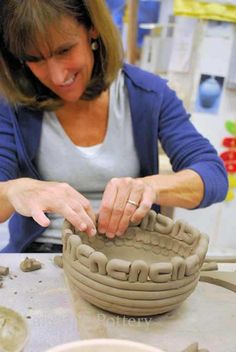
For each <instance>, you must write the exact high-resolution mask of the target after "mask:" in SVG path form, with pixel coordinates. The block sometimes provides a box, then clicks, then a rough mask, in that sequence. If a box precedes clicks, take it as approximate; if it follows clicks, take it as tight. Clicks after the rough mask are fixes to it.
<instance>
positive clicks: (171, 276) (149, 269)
mask: <svg viewBox="0 0 236 352" xmlns="http://www.w3.org/2000/svg"><path fill="white" fill-rule="evenodd" d="M62 240H63V268H64V271H65V273H66V276H67V278H68V281H69V283H70V286H71V287H72V288H73V289H75V290H77V291H78V292H79V293H80V295H81V296H82V297H83V298H85V299H86V300H87V301H89V302H90V303H92V304H94V305H96V306H98V307H100V308H102V309H104V310H108V311H111V312H114V313H118V314H126V315H133V316H144V315H155V314H161V313H164V312H167V311H170V310H172V309H175V308H176V307H178V306H179V304H180V303H182V302H183V301H184V300H185V299H186V298H187V297H188V296H189V295H190V294H191V293H192V292H193V290H194V289H195V287H196V285H197V283H198V280H199V273H200V268H201V266H202V264H203V261H204V259H205V255H206V253H207V249H208V237H207V236H206V235H204V234H202V233H200V232H199V231H198V230H197V229H196V228H194V227H192V226H190V225H189V224H188V223H186V222H185V221H182V220H178V221H176V222H174V221H173V220H172V219H170V218H168V217H166V216H164V215H161V214H157V213H155V212H154V211H150V212H149V213H148V214H147V216H146V217H145V218H144V219H143V221H142V222H141V224H140V225H138V226H134V225H130V226H129V228H128V229H127V231H126V233H125V234H124V235H123V236H120V237H115V238H113V239H110V238H107V237H106V236H104V235H102V234H99V233H97V235H96V236H95V237H93V238H89V237H88V236H87V235H86V234H85V233H83V232H80V231H75V229H74V227H73V226H72V225H71V224H70V223H69V222H68V221H65V222H64V226H63V229H62Z"/></svg>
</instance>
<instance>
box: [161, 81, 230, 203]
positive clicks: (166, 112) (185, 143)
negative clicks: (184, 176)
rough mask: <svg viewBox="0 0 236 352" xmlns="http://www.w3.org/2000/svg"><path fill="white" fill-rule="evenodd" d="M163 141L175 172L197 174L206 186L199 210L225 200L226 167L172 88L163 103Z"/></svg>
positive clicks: (167, 89)
mask: <svg viewBox="0 0 236 352" xmlns="http://www.w3.org/2000/svg"><path fill="white" fill-rule="evenodd" d="M159 123H160V124H159V138H160V142H161V145H162V147H163V149H164V151H165V152H166V154H167V155H168V156H169V158H170V162H171V164H172V167H173V170H174V171H175V172H176V171H180V170H184V169H191V170H194V171H196V172H197V173H198V174H199V175H200V177H201V178H202V181H203V183H204V197H203V199H202V201H201V203H200V204H199V206H198V208H203V207H206V206H209V205H211V204H213V203H216V202H221V201H223V200H224V199H225V196H226V194H227V190H228V177H227V173H226V170H225V167H224V164H223V162H222V160H221V159H220V157H219V156H218V155H217V152H216V150H215V149H214V147H213V146H212V145H211V144H210V142H209V141H208V140H207V139H206V138H204V137H203V136H202V135H201V134H200V133H199V132H198V131H197V130H196V129H195V127H194V126H193V124H192V123H191V121H190V115H189V114H187V113H186V111H185V109H184V107H183V104H182V101H181V100H179V99H178V98H177V96H176V94H175V92H174V91H172V90H171V89H170V88H169V87H168V86H166V88H165V90H164V96H163V101H162V107H161V113H160V121H159Z"/></svg>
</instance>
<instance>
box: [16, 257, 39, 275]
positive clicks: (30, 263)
mask: <svg viewBox="0 0 236 352" xmlns="http://www.w3.org/2000/svg"><path fill="white" fill-rule="evenodd" d="M20 268H21V270H22V271H24V272H27V271H34V270H38V269H41V268H42V264H41V263H40V262H39V261H38V260H36V259H34V258H28V257H26V258H25V259H24V260H23V262H21V263H20Z"/></svg>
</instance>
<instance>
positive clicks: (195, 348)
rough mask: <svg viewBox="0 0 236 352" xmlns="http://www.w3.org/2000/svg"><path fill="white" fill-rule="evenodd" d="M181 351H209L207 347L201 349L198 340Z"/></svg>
mask: <svg viewBox="0 0 236 352" xmlns="http://www.w3.org/2000/svg"><path fill="white" fill-rule="evenodd" d="M181 352H209V351H208V350H206V349H205V348H201V349H199V347H198V342H194V343H192V344H191V345H189V346H188V347H187V348H185V349H184V350H183V351H181Z"/></svg>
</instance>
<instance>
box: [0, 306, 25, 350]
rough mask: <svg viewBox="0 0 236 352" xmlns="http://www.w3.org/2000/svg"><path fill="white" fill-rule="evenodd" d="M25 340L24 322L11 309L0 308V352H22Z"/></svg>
mask: <svg viewBox="0 0 236 352" xmlns="http://www.w3.org/2000/svg"><path fill="white" fill-rule="evenodd" d="M27 340H28V327H27V323H26V320H25V319H24V318H23V317H22V316H21V315H20V314H19V313H17V312H16V311H14V310H13V309H10V308H7V307H3V306H0V351H1V352H4V351H5V352H7V351H8V352H22V351H23V349H24V347H25V344H26V343H27Z"/></svg>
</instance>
